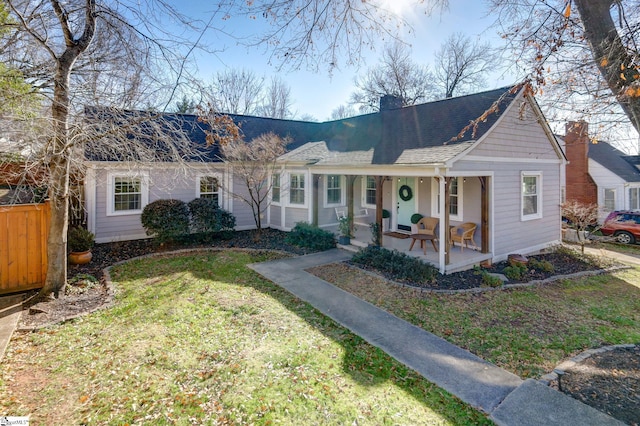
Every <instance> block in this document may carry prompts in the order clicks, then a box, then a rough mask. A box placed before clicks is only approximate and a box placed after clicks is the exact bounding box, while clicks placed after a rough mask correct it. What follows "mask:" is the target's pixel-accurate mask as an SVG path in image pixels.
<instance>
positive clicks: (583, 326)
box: [310, 264, 640, 378]
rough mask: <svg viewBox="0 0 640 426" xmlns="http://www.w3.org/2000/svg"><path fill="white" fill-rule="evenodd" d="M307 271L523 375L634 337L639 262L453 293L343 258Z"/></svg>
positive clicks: (639, 307) (638, 333) (639, 326)
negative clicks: (396, 280)
mask: <svg viewBox="0 0 640 426" xmlns="http://www.w3.org/2000/svg"><path fill="white" fill-rule="evenodd" d="M310 272H312V273H313V274H315V275H317V276H319V277H320V278H323V279H325V280H326V281H329V282H332V283H334V284H335V285H337V286H339V287H341V288H343V289H344V290H346V291H349V292H351V293H353V294H355V295H356V296H358V297H360V298H362V299H364V300H367V301H369V302H370V303H373V304H374V305H377V306H379V307H381V308H383V309H385V310H387V311H389V312H391V313H393V314H394V315H396V316H398V317H400V318H403V319H404V320H406V321H409V322H411V323H413V324H415V325H417V326H418V327H421V328H423V329H425V330H427V331H430V332H432V333H434V334H436V335H438V336H441V337H443V338H445V339H447V340H448V341H450V342H451V343H454V344H455V345H458V346H460V347H463V348H466V349H468V350H469V351H471V352H473V353H474V354H476V355H478V356H480V357H481V358H483V359H485V360H487V361H490V362H492V363H494V364H496V365H498V366H500V367H502V368H504V369H506V370H509V371H511V372H513V373H515V374H517V375H518V376H520V377H522V378H528V377H532V378H540V377H541V376H542V375H544V374H546V373H549V372H551V371H552V370H553V368H555V366H556V365H557V364H558V363H559V362H560V361H562V360H565V359H566V358H569V357H571V356H574V355H576V354H578V353H580V352H582V351H583V350H585V349H589V348H597V347H600V346H606V345H614V344H623V343H624V344H627V343H638V342H640V267H636V268H633V269H625V270H619V271H617V272H614V273H610V274H603V275H597V276H591V277H584V278H576V279H564V280H560V281H557V282H554V283H551V284H545V285H541V286H534V287H528V288H519V289H508V290H498V291H485V292H481V293H458V294H436V293H430V292H423V291H420V289H413V288H409V287H399V286H397V285H394V284H390V283H389V281H387V280H386V279H384V278H378V277H375V276H372V275H371V274H366V273H364V272H363V271H361V270H359V269H358V268H354V267H351V266H348V265H346V264H339V265H328V266H324V267H318V268H314V269H313V270H310Z"/></svg>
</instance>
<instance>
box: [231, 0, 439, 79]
mask: <svg viewBox="0 0 640 426" xmlns="http://www.w3.org/2000/svg"><path fill="white" fill-rule="evenodd" d="M414 3H416V4H417V5H418V7H419V8H420V9H422V10H423V11H424V13H427V14H430V13H432V12H433V11H435V10H441V9H444V8H446V7H447V6H448V0H429V1H415V2H414ZM231 5H232V6H233V7H235V8H238V10H239V11H240V13H241V14H242V15H244V16H247V17H249V18H250V19H256V18H257V17H260V18H263V19H266V20H267V21H268V22H269V23H270V24H271V27H270V29H268V30H267V31H266V32H264V33H261V34H259V35H256V36H255V37H253V38H251V39H250V40H249V41H248V42H247V43H248V44H249V45H254V46H256V45H262V46H264V48H265V50H266V51H267V52H268V53H269V55H270V57H271V59H272V60H274V61H280V63H281V65H282V64H286V65H288V66H290V67H291V68H294V69H297V68H300V67H301V66H303V65H306V66H308V67H310V68H312V69H316V70H317V69H319V68H320V67H321V66H327V68H328V69H329V70H333V69H334V68H335V67H337V66H338V65H340V61H341V60H343V59H344V61H345V62H346V63H347V64H356V63H358V62H360V60H361V59H362V52H363V49H364V50H365V51H369V50H371V48H373V47H375V46H376V45H378V43H379V41H380V39H381V38H382V39H386V40H389V41H391V40H398V34H399V30H400V29H406V28H409V30H411V28H410V27H409V25H408V23H407V22H406V21H405V20H404V19H403V18H402V17H401V16H398V15H397V14H395V13H394V12H393V11H392V10H389V9H388V8H387V7H386V6H385V4H384V2H378V1H362V0H262V1H250V2H245V1H242V2H240V1H238V0H231Z"/></svg>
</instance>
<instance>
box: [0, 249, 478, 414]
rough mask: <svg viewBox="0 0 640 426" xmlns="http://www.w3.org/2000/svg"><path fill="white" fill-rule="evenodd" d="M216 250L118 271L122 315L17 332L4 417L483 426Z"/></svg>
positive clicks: (237, 255) (1, 377)
mask: <svg viewBox="0 0 640 426" xmlns="http://www.w3.org/2000/svg"><path fill="white" fill-rule="evenodd" d="M268 257H269V255H267V254H264V253H263V254H260V253H242V252H211V253H201V254H191V255H185V256H180V257H167V258H162V259H159V258H155V259H144V260H137V261H132V262H130V263H127V264H124V265H121V266H119V267H117V268H115V269H114V270H113V272H112V277H113V279H114V280H115V281H117V288H118V295H117V302H116V304H115V306H114V307H112V308H110V309H107V310H104V311H100V312H97V313H94V314H92V315H89V316H86V317H82V318H80V319H77V320H74V321H72V322H69V323H66V324H63V325H58V326H54V327H51V328H48V329H45V330H42V331H39V332H36V333H31V334H18V335H17V336H16V337H15V338H14V339H13V340H12V342H11V344H10V346H9V348H8V352H7V355H6V358H5V360H4V362H3V364H2V366H0V395H1V396H0V412H2V413H5V414H10V415H13V416H22V415H29V416H30V417H31V421H32V424H92V425H93V424H118V425H122V424H143V423H144V424H154V425H155V424H180V425H187V424H260V425H268V424H276V423H277V424H291V425H294V424H295V425H300V424H335V425H342V424H359V425H364V424H372V425H373V424H375V425H384V424H394V425H397V424H407V425H414V424H489V423H490V421H489V420H487V419H486V418H485V416H484V415H483V414H481V413H479V412H478V411H476V410H474V409H473V408H471V407H469V406H468V405H466V404H464V403H462V402H461V401H460V400H458V399H457V398H455V397H453V396H452V395H450V394H448V393H447V392H445V391H444V390H442V389H440V388H438V387H436V386H435V385H433V384H431V383H429V382H428V381H426V380H424V379H423V378H421V377H420V376H419V375H417V374H416V373H415V372H413V371H411V370H409V369H407V368H406V367H404V366H403V365H402V364H400V363H398V362H396V361H395V360H393V359H391V358H390V357H389V356H387V355H386V354H385V353H384V352H382V351H381V350H379V349H377V348H375V347H372V346H371V345H369V344H367V343H366V342H364V341H363V340H362V339H361V338H359V337H357V336H355V335H353V334H352V333H350V332H349V331H347V330H345V329H344V328H342V327H340V326H338V325H337V324H336V323H334V322H333V321H332V320H330V319H328V318H326V317H325V316H323V315H321V314H320V313H318V312H317V311H316V310H315V309H313V308H312V307H310V306H309V305H308V304H306V303H304V302H302V301H300V300H298V299H296V298H294V297H292V296H291V295H289V294H288V293H286V292H285V291H283V290H282V289H280V288H279V287H277V286H275V285H273V284H272V283H270V282H268V281H266V280H264V279H262V278H260V277H259V276H258V275H257V274H255V273H253V272H252V271H251V270H249V269H248V268H246V266H245V265H246V264H247V263H250V262H257V261H262V260H266V259H267V258H268Z"/></svg>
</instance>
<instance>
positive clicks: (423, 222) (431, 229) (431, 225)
mask: <svg viewBox="0 0 640 426" xmlns="http://www.w3.org/2000/svg"><path fill="white" fill-rule="evenodd" d="M439 221H440V219H438V218H437V217H423V218H422V219H420V220H419V221H418V223H417V224H416V225H418V234H428V235H433V236H434V237H437V235H436V228H437V226H438V222H439ZM436 241H437V239H436Z"/></svg>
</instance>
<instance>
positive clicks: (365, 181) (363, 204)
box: [361, 175, 378, 209]
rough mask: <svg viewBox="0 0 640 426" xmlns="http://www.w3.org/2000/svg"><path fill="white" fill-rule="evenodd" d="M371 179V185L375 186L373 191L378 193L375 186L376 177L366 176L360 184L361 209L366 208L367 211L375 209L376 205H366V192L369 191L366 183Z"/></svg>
mask: <svg viewBox="0 0 640 426" xmlns="http://www.w3.org/2000/svg"><path fill="white" fill-rule="evenodd" d="M369 178H371V179H373V184H374V185H376V186H375V189H373V191H376V192H377V191H378V186H377V184H376V177H375V176H372V175H366V176H365V177H364V179H363V184H362V203H361V204H362V207H366V208H369V209H375V208H376V205H375V204H370V203H367V191H368V190H369V187H368V186H367V183H368V179H369Z"/></svg>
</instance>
